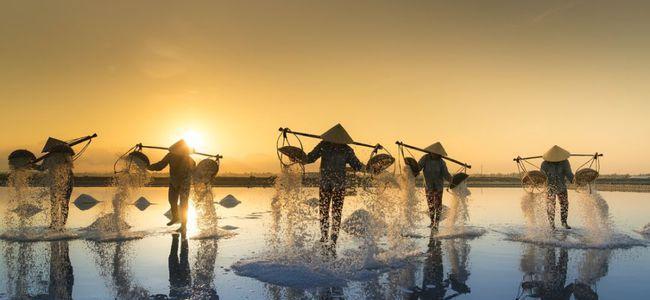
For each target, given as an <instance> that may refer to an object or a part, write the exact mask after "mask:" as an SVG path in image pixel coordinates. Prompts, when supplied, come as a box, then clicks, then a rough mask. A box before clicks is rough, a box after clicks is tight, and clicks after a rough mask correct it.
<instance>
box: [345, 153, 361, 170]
mask: <svg viewBox="0 0 650 300" xmlns="http://www.w3.org/2000/svg"><path fill="white" fill-rule="evenodd" d="M347 153H348V155H347V159H346V162H347V163H348V165H350V167H352V169H354V170H355V171H357V172H359V171H361V170H363V168H365V166H364V165H363V163H362V162H361V161H359V158H357V155H356V154H354V150H353V149H352V148H351V147H348V150H347Z"/></svg>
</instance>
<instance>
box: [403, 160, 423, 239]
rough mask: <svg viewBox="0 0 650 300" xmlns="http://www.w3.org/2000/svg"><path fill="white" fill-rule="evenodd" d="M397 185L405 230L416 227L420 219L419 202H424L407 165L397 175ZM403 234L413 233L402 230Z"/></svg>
mask: <svg viewBox="0 0 650 300" xmlns="http://www.w3.org/2000/svg"><path fill="white" fill-rule="evenodd" d="M398 179H399V181H398V182H399V187H400V191H401V195H400V201H401V203H400V204H399V205H398V208H399V207H401V208H403V222H404V224H403V225H404V227H405V230H406V231H409V230H413V229H414V228H416V226H417V225H418V223H419V222H420V221H422V214H421V213H420V211H421V210H422V209H421V208H420V205H421V203H423V202H424V200H423V197H422V195H421V193H418V190H417V187H416V186H415V177H414V176H413V173H411V169H410V168H409V167H408V166H404V168H403V170H402V174H400V176H399V178H398ZM404 234H405V235H409V236H410V235H415V233H413V232H404Z"/></svg>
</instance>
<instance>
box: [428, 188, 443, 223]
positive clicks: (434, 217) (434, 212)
mask: <svg viewBox="0 0 650 300" xmlns="http://www.w3.org/2000/svg"><path fill="white" fill-rule="evenodd" d="M426 194H427V204H428V205H429V218H431V224H433V225H435V226H438V224H439V223H440V219H442V191H435V190H427V191H426Z"/></svg>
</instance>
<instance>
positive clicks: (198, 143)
mask: <svg viewBox="0 0 650 300" xmlns="http://www.w3.org/2000/svg"><path fill="white" fill-rule="evenodd" d="M183 139H184V140H185V142H186V143H187V144H188V145H189V146H190V148H192V149H200V148H201V147H203V146H204V141H203V136H202V135H201V134H200V133H199V132H197V131H194V130H188V131H185V133H183Z"/></svg>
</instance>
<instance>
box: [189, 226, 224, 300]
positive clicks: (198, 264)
mask: <svg viewBox="0 0 650 300" xmlns="http://www.w3.org/2000/svg"><path fill="white" fill-rule="evenodd" d="M198 244H199V245H198V249H197V251H196V252H195V255H194V264H193V267H192V278H193V281H192V286H193V295H192V296H193V297H192V298H195V299H217V297H216V296H217V292H216V290H215V287H214V281H213V279H214V268H215V264H216V263H215V262H216V261H217V249H218V240H215V239H206V240H201V241H199V242H198Z"/></svg>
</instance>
